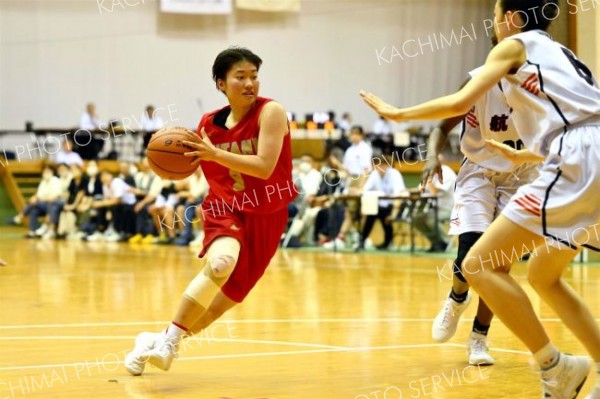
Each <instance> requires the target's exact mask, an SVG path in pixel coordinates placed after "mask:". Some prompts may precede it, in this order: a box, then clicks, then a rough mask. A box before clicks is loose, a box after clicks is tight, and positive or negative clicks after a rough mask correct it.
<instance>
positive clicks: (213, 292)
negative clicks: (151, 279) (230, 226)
mask: <svg viewBox="0 0 600 399" xmlns="http://www.w3.org/2000/svg"><path fill="white" fill-rule="evenodd" d="M239 251H240V243H239V241H237V240H236V239H235V238H232V237H225V236H224V237H219V238H217V239H216V240H215V241H213V243H212V244H211V245H210V247H209V248H208V250H207V251H206V254H205V256H204V258H203V259H202V263H203V269H202V270H201V271H200V272H199V273H198V275H197V276H196V278H194V280H192V282H190V284H189V285H188V287H187V288H186V290H185V292H184V294H183V297H182V299H181V302H180V304H179V307H178V310H177V313H176V315H175V317H174V319H173V321H172V322H171V324H170V325H169V327H168V328H167V330H166V331H165V332H164V333H162V334H160V335H159V336H158V337H155V339H154V342H152V343H150V342H149V341H150V340H149V339H148V340H146V339H141V335H142V334H147V333H142V334H140V336H138V340H136V346H135V348H134V350H133V351H131V353H130V354H129V355H128V356H127V358H126V359H125V368H126V369H127V371H129V373H130V374H132V375H140V374H142V373H143V371H144V366H145V363H146V362H149V363H151V364H153V365H154V366H156V367H158V368H160V369H162V370H165V371H166V370H168V369H169V368H170V367H171V363H172V361H173V359H174V358H175V357H177V352H178V347H179V343H180V341H181V339H183V337H184V336H186V335H189V334H191V333H192V332H193V327H194V326H195V324H196V323H197V322H198V321H199V320H201V319H202V316H203V315H204V314H206V313H207V309H211V305H212V303H213V301H214V299H215V297H217V296H218V294H219V293H220V290H221V287H222V286H223V285H224V284H225V283H226V282H227V280H228V279H229V276H230V275H231V273H233V270H234V268H235V264H236V262H237V259H238V256H239ZM221 303H225V302H223V301H218V302H217V303H216V304H215V307H213V308H212V309H213V310H211V312H210V313H208V314H207V316H206V319H205V320H211V318H212V317H214V315H216V314H217V311H220V310H221V309H223V307H222V306H221ZM217 305H218V306H217ZM221 314H222V313H221ZM219 316H220V315H219ZM201 323H206V321H202V322H201ZM209 324H210V323H209ZM201 325H203V324H201ZM146 337H147V338H149V336H146ZM138 341H139V342H138Z"/></svg>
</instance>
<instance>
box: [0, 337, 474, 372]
mask: <svg viewBox="0 0 600 399" xmlns="http://www.w3.org/2000/svg"><path fill="white" fill-rule="evenodd" d="M443 346H447V347H454V346H456V345H455V344H446V343H433V344H415V345H392V346H373V347H369V346H365V347H358V348H345V347H340V348H326V349H311V350H299V351H280V352H257V353H240V354H228V355H209V356H190V357H181V358H179V359H178V361H192V360H214V359H237V358H247V357H248V358H249V357H264V356H285V355H298V354H310V353H328V352H348V353H351V352H363V351H366V350H387V349H419V348H428V347H443ZM459 346H460V348H461V349H462V348H463V347H464V345H459ZM121 363H122V361H121V360H119V361H110V362H104V361H103V362H101V364H102V367H105V366H112V365H117V366H118V365H120V364H121ZM97 364H98V358H96V363H93V362H92V363H91V365H97ZM82 365H84V366H88V365H90V363H89V362H88V361H87V360H83V361H80V362H73V363H59V364H38V365H30V366H10V367H0V371H14V370H28V369H44V368H53V367H69V366H73V367H79V366H82ZM107 371H109V370H107ZM111 371H114V370H111Z"/></svg>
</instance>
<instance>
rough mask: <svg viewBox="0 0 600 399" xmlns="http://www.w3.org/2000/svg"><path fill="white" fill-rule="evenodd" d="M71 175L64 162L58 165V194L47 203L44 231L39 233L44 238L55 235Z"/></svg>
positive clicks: (67, 193)
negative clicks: (53, 199)
mask: <svg viewBox="0 0 600 399" xmlns="http://www.w3.org/2000/svg"><path fill="white" fill-rule="evenodd" d="M72 179H73V176H72V175H71V170H70V169H69V167H68V166H67V165H65V164H61V165H58V180H59V182H60V196H59V197H58V198H57V199H56V200H55V201H51V202H49V203H48V214H47V215H46V223H45V224H46V226H47V228H46V229H45V231H44V232H40V235H41V237H42V238H44V239H51V238H55V237H56V233H57V229H58V222H59V219H60V213H61V211H62V209H63V207H64V205H65V201H66V200H67V198H68V196H69V185H70V184H71V180H72Z"/></svg>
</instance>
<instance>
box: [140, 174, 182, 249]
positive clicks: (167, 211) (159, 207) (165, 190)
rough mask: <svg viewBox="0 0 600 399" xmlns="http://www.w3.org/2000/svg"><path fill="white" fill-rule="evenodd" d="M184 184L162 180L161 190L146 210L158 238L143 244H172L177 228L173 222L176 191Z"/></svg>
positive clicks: (144, 241) (176, 200) (176, 199)
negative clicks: (157, 233)
mask: <svg viewBox="0 0 600 399" xmlns="http://www.w3.org/2000/svg"><path fill="white" fill-rule="evenodd" d="M184 184H185V183H181V182H179V183H176V182H174V181H172V180H166V179H163V180H162V189H161V191H160V193H159V194H158V195H157V196H156V200H155V201H154V204H153V205H151V206H150V207H149V208H148V213H149V214H150V216H152V221H153V222H154V227H155V228H156V231H158V232H159V236H158V237H157V238H156V237H152V241H150V242H149V240H150V239H148V240H146V239H144V240H143V241H142V242H143V243H159V244H172V243H173V242H174V241H175V236H176V235H177V227H178V226H177V224H176V220H175V209H176V208H177V205H178V204H179V197H178V195H177V190H178V187H181V186H183V185H184Z"/></svg>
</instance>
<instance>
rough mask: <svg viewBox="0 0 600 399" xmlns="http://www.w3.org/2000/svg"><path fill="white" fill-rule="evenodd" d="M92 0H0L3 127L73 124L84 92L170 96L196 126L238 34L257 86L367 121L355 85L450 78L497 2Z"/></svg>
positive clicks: (432, 92) (414, 93)
mask: <svg viewBox="0 0 600 399" xmlns="http://www.w3.org/2000/svg"><path fill="white" fill-rule="evenodd" d="M99 1H101V2H103V4H104V7H108V8H111V9H112V11H111V12H107V11H102V10H101V9H100V8H99V7H98V3H97V2H96V0H39V1H36V0H33V1H32V0H27V1H21V0H20V1H11V0H0V84H1V86H2V88H1V90H0V129H22V128H23V126H24V121H26V120H31V121H33V122H34V124H35V126H36V127H70V126H75V125H77V123H78V120H79V116H80V114H81V113H82V111H83V108H84V104H85V103H86V102H88V101H93V102H95V103H96V104H97V109H98V112H99V114H100V116H101V117H102V118H104V119H108V118H122V117H129V118H131V116H132V115H133V116H135V117H136V118H137V119H139V118H140V116H141V113H142V111H143V108H144V106H145V105H146V104H148V103H153V104H154V105H155V106H158V107H164V108H165V109H166V108H167V107H169V106H170V108H171V111H172V112H171V115H172V118H173V119H176V120H177V121H176V123H178V124H184V125H188V126H194V125H195V124H196V123H197V120H198V118H199V115H200V113H201V112H203V111H207V110H210V109H213V108H216V107H218V106H221V105H223V103H224V99H223V98H222V95H220V94H219V93H218V92H217V91H216V90H215V88H214V85H213V83H212V81H211V76H210V67H211V65H212V61H213V60H214V57H215V55H216V54H217V53H218V52H219V51H220V50H222V49H223V48H225V47H227V46H229V45H233V44H238V45H244V46H247V47H249V48H251V49H253V50H254V51H256V52H257V53H258V54H259V55H260V56H261V57H262V58H263V59H264V67H263V69H262V71H261V72H262V73H261V81H262V94H263V95H265V96H270V97H273V98H276V99H278V100H279V101H280V102H282V103H283V104H284V106H285V107H286V108H287V109H289V110H291V111H295V112H297V113H298V114H299V115H302V116H303V115H304V113H306V112H309V111H315V110H329V109H333V110H334V111H336V112H343V111H350V112H351V113H352V114H353V116H354V119H355V121H357V122H359V123H363V124H365V125H367V126H370V125H371V124H372V122H373V121H374V119H375V117H374V114H373V113H371V111H370V110H368V109H367V107H366V106H364V105H363V104H362V102H361V101H360V100H359V97H358V94H357V93H358V91H359V89H366V90H369V91H373V92H374V93H377V94H379V95H381V96H382V97H384V98H385V99H387V100H389V101H390V102H392V103H394V104H403V105H410V104H413V103H416V102H418V101H422V100H427V99H430V98H431V97H433V96H437V95H442V94H445V93H447V92H449V91H451V90H454V89H456V88H457V87H458V86H459V85H460V84H461V83H462V81H463V80H464V78H465V76H466V75H465V74H466V72H467V71H468V70H470V69H472V68H474V67H476V66H478V65H480V64H481V63H482V62H483V61H484V59H485V55H486V53H487V51H488V48H489V44H488V43H489V39H488V38H487V37H486V35H485V29H484V28H485V26H484V22H483V21H484V20H485V19H489V18H492V11H491V10H492V7H493V3H494V1H493V0H452V1H440V0H304V1H303V2H302V11H301V12H300V13H298V14H293V13H283V14H269V13H259V12H252V11H240V10H236V11H235V12H234V14H232V15H231V16H187V15H173V14H163V13H160V11H159V5H158V3H157V2H156V1H152V0H135V1H134V0H128V1H127V2H125V1H123V0H121V1H116V2H115V1H114V0H99ZM112 3H114V4H112ZM127 3H128V4H135V3H139V5H137V6H131V7H129V6H125V4H127ZM118 4H121V5H118ZM462 27H464V30H462V31H461V28H462ZM453 34H454V37H453V36H452V35H453ZM442 36H443V38H442ZM444 39H445V40H446V41H445V43H446V44H444ZM419 40H420V41H421V43H422V44H424V46H423V45H420V46H419V42H418V41H419ZM427 43H432V44H429V45H428V44H427ZM448 43H450V44H448ZM403 46H404V50H403ZM393 47H394V48H395V49H396V53H395V54H394V49H393ZM431 47H433V50H432V48H431ZM378 54H379V55H378ZM415 54H417V55H416V56H414V55H415ZM162 116H163V118H167V119H169V115H168V113H166V111H165V112H164V113H163V114H162Z"/></svg>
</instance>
